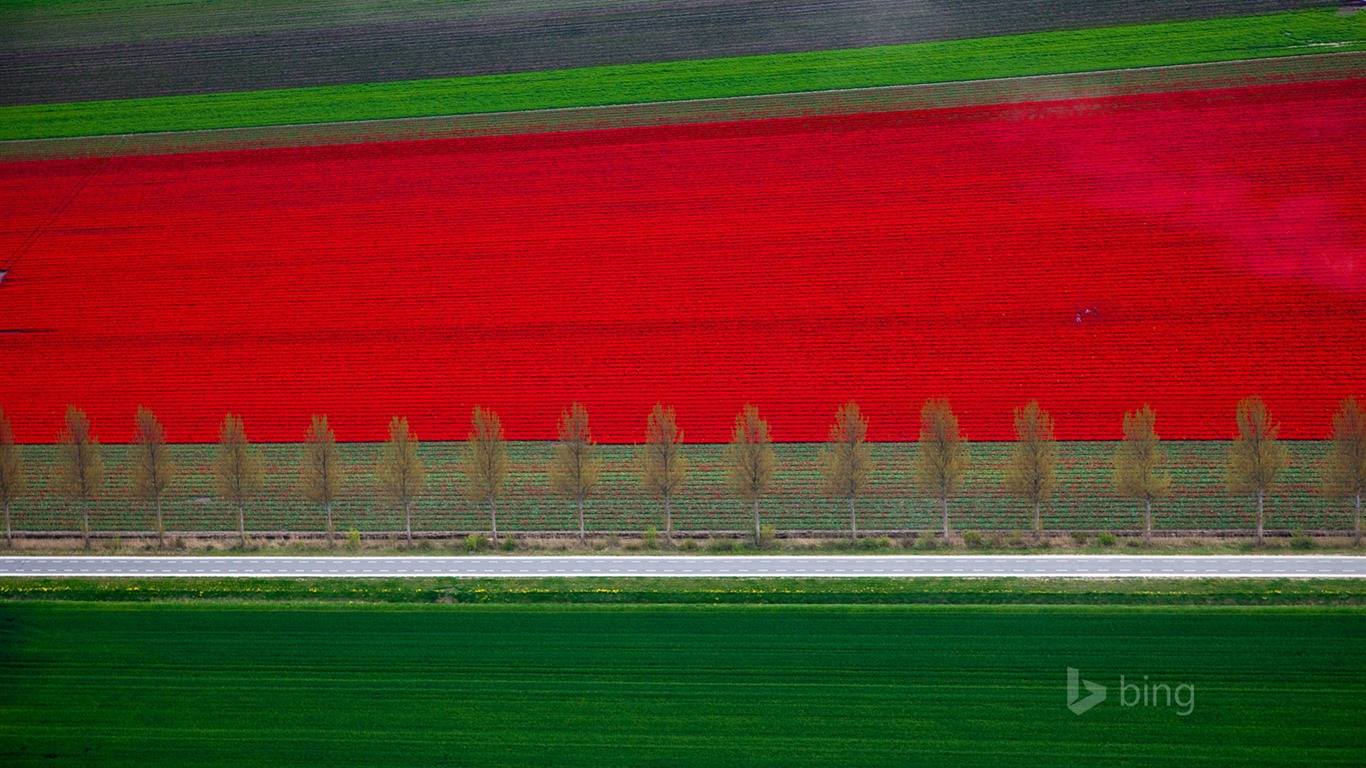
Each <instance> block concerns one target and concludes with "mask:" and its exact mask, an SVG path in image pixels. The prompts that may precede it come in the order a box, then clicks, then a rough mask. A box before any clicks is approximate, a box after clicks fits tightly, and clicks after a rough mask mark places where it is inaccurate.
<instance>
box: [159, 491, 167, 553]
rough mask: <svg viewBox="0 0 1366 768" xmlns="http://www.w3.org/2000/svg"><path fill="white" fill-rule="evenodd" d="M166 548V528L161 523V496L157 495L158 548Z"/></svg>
mask: <svg viewBox="0 0 1366 768" xmlns="http://www.w3.org/2000/svg"><path fill="white" fill-rule="evenodd" d="M165 546H166V526H164V525H162V522H161V494H159V493H158V494H157V548H158V549H160V548H163V547H165Z"/></svg>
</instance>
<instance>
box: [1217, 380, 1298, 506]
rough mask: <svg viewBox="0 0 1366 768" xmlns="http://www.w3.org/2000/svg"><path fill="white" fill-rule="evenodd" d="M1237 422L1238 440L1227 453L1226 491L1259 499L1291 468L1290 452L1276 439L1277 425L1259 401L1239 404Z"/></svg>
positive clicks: (1278, 427)
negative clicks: (1258, 497)
mask: <svg viewBox="0 0 1366 768" xmlns="http://www.w3.org/2000/svg"><path fill="white" fill-rule="evenodd" d="M1236 418H1237V421H1238V437H1237V439H1235V440H1234V441H1233V446H1232V448H1231V449H1230V450H1229V459H1228V461H1229V463H1228V489H1229V492H1230V493H1233V494H1235V495H1238V496H1248V495H1257V496H1261V495H1263V494H1265V493H1266V492H1267V491H1269V490H1271V488H1272V487H1273V486H1274V484H1275V482H1276V478H1277V476H1279V475H1280V473H1281V472H1282V471H1284V470H1285V469H1286V468H1287V467H1289V466H1290V452H1289V451H1288V450H1287V449H1286V447H1285V446H1284V445H1282V444H1281V442H1280V440H1278V439H1276V434H1277V433H1278V432H1279V431H1280V425H1279V424H1276V423H1275V422H1273V421H1272V420H1271V416H1270V414H1268V413H1267V410H1266V403H1265V402H1263V401H1262V399H1261V398H1260V397H1257V396H1255V395H1254V396H1252V397H1248V398H1244V399H1243V400H1241V401H1239V403H1238V411H1237V417H1236Z"/></svg>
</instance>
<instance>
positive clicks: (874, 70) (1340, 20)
mask: <svg viewBox="0 0 1366 768" xmlns="http://www.w3.org/2000/svg"><path fill="white" fill-rule="evenodd" d="M1360 50H1366V15H1363V14H1356V15H1354V16H1337V15H1335V13H1334V11H1333V9H1316V10H1311V11H1297V12H1290V13H1281V14H1270V15H1265V16H1250V17H1240V18H1233V19H1214V20H1206V21H1194V22H1176V23H1166V24H1149V25H1137V26H1126V27H1105V28H1100V29H1090V30H1081V31H1066V32H1042V33H1036V34H1028V35H1012V36H1007V37H992V38H978V39H972V40H954V41H946V42H934V43H918V44H912V45H899V46H883V47H874V48H857V49H845V50H836V51H818V52H811V53H799V54H783V55H769V56H747V57H739V58H727V59H706V60H699V61H681V62H669V63H664V64H640V65H618V66H605V67H590V68H582V69H569V70H554V71H545V72H529V73H517V74H511V75H494V76H479V77H463V78H444V79H434V80H416V81H406V82H396V83H370V84H359V85H343V86H325V87H316V88H295V89H284V90H271V91H251V92H244V93H225V94H207V95H193V96H174V97H161V98H147V99H126V100H115V101H99V102H82V103H69V104H54V105H34V106H21V107H8V108H4V109H0V140H11V139H33V138H51V137H67V136H94V135H109V134H124V133H144V132H150V131H185V130H203V129H213V128H235V127H245V126H265V125H288V124H295V123H325V122H340V121H354V120H366V119H381V118H402V117H420V116H427V115H455V114H471V113H480V112H505V111H520V110H531V109H547V108H562V107H581V106H594V105H604V104H639V103H647V102H657V101H666V100H677V99H703V98H722V97H732V96H749V95H759V94H769V93H794V92H800V91H819V90H829V89H843V88H860V87H872V86H886V85H908V84H915V83H940V82H952V81H960V80H983V79H990V78H1002V77H1018V76H1024V75H1045V74H1058V73H1064V72H1086V71H1097V70H1109V69H1127V68H1133V67H1152V66H1163V65H1172V64H1192V63H1203V62H1213V61H1230V60H1235V59H1248V58H1263V57H1271V56H1293V55H1298V54H1308V53H1325V52H1344V51H1360Z"/></svg>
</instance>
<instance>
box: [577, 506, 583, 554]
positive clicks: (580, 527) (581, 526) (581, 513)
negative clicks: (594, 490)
mask: <svg viewBox="0 0 1366 768" xmlns="http://www.w3.org/2000/svg"><path fill="white" fill-rule="evenodd" d="M578 502H579V543H583V499H582V498H580V499H578Z"/></svg>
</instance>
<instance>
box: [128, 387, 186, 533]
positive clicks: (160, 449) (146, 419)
mask: <svg viewBox="0 0 1366 768" xmlns="http://www.w3.org/2000/svg"><path fill="white" fill-rule="evenodd" d="M133 431H134V434H133V442H134V445H135V446H136V447H135V448H134V449H133V456H132V461H131V462H130V467H129V476H130V478H129V479H130V485H131V487H132V491H133V498H135V499H138V500H139V501H142V502H144V503H147V504H152V505H153V506H154V507H155V508H156V516H157V546H159V547H162V546H165V545H166V537H165V534H166V527H165V525H164V524H163V521H162V517H161V497H162V496H164V495H165V494H166V489H167V488H169V487H170V485H171V481H172V480H174V479H175V474H176V465H175V462H173V461H171V446H169V445H167V444H166V434H165V432H164V431H163V430H162V428H161V422H160V421H157V417H156V415H155V414H153V413H152V412H151V411H150V410H148V409H147V408H143V407H141V406H139V407H138V415H137V417H136V418H134V420H133Z"/></svg>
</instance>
